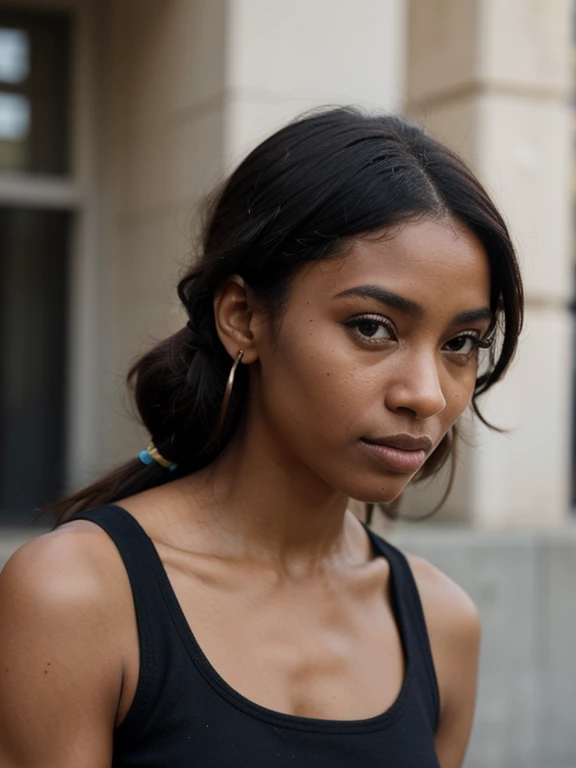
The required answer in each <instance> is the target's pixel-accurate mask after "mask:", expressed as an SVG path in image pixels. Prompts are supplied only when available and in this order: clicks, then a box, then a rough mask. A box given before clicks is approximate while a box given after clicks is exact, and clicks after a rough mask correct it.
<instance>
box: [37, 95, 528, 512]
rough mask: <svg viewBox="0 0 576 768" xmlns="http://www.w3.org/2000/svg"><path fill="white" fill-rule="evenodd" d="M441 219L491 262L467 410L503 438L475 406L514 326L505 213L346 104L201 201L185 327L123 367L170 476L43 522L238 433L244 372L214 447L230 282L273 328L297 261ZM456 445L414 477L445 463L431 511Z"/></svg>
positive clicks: (439, 161) (416, 144)
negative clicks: (460, 228)
mask: <svg viewBox="0 0 576 768" xmlns="http://www.w3.org/2000/svg"><path fill="white" fill-rule="evenodd" d="M447 215H451V216H453V217H454V218H456V219H458V220H459V221H460V222H462V223H463V224H464V225H465V226H466V227H468V228H469V229H470V230H471V231H472V232H474V233H475V234H476V236H477V237H478V238H479V240H480V242H481V243H482V245H483V247H484V249H485V251H486V254H487V256H488V260H489V267H490V279H491V292H490V293H491V295H490V308H491V309H492V312H493V313H494V318H495V319H494V323H493V327H492V328H491V337H492V339H493V342H494V343H493V344H492V345H491V346H490V348H489V349H488V357H489V360H488V365H487V366H486V370H484V371H482V372H480V370H479V375H478V377H477V379H476V384H475V389H474V394H473V397H472V408H473V410H474V413H475V414H476V415H477V416H478V417H479V418H480V419H481V421H482V422H483V423H484V424H486V426H488V427H489V428H491V429H495V430H496V431H499V432H504V431H505V430H503V429H499V428H497V427H494V426H493V425H491V424H489V423H488V422H487V421H486V420H485V419H484V417H483V416H482V415H481V414H480V412H479V410H478V405H477V402H476V399H477V398H478V396H479V395H481V394H482V393H483V392H486V391H487V390H488V389H490V387H491V386H493V384H495V383H496V382H497V381H498V380H499V379H500V378H501V377H502V376H503V374H504V373H505V371H506V370H507V368H508V366H509V365H510V363H511V361H512V359H513V357H514V355H515V353H516V349H517V344H518V337H519V334H520V331H521V328H522V324H523V287H522V281H521V276H520V270H519V266H518V263H517V259H516V255H515V252H514V247H513V244H512V242H511V239H510V235H509V233H508V230H507V227H506V224H505V222H504V221H503V219H502V216H501V215H500V213H499V211H498V209H497V208H496V206H495V205H494V203H493V202H492V200H491V199H490V197H489V196H488V194H487V192H486V191H485V189H484V188H483V186H482V185H481V184H480V182H479V181H478V179H477V178H476V176H475V175H474V174H473V173H472V171H471V170H470V169H469V168H468V166H467V165H466V164H465V163H464V162H463V160H462V159H461V158H460V157H459V156H458V155H457V154H456V153H454V152H452V151H451V150H450V149H448V148H447V147H445V146H444V145H443V144H441V143H440V142H439V141H437V140H435V139H434V138H432V137H431V136H429V135H428V134H427V133H426V132H425V131H424V130H422V128H420V127H418V126H416V125H413V124H411V123H410V122H408V121H407V120H405V119H403V118H401V117H398V116H396V115H390V114H368V113H365V112H363V111H361V110H359V109H357V108H354V107H338V108H331V109H321V110H318V111H314V112H312V113H307V114H306V115H304V116H301V117H300V118H298V119H296V120H295V121H293V122H291V123H289V124H288V125H286V126H285V127H283V128H282V129H280V130H279V131H277V132H276V133H274V134H273V135H272V136H270V137H269V138H267V139H266V140H265V141H263V142H262V143H261V144H260V145H259V146H257V147H256V148H255V149H254V150H253V151H252V152H251V153H250V154H249V155H248V156H247V157H246V158H245V159H244V161H243V162H242V163H240V165H239V166H238V167H237V168H236V170H235V171H234V172H233V173H232V174H231V175H230V177H229V178H228V179H227V180H226V181H225V182H224V183H223V184H221V185H220V187H219V188H218V189H217V190H216V191H215V192H214V193H213V194H212V195H211V197H210V198H209V200H208V203H207V206H206V209H205V215H204V226H203V230H202V235H201V238H200V252H199V254H198V255H197V256H196V257H195V258H194V260H193V263H192V265H191V266H190V268H189V269H188V271H187V272H186V273H185V274H184V275H183V277H182V279H181V280H180V282H179V284H178V296H179V298H180V301H181V302H182V304H183V305H184V308H185V310H186V312H187V315H188V317H189V322H188V324H187V325H185V326H184V327H183V328H182V329H181V330H179V331H178V332H177V333H175V334H174V335H172V336H170V337H169V338H167V339H165V340H164V341H162V342H161V343H159V344H157V345H156V346H155V347H153V348H152V349H151V350H150V351H148V352H146V353H145V354H144V355H143V356H142V357H141V358H140V359H139V360H138V361H137V362H136V363H135V364H134V365H133V367H132V368H131V369H130V372H129V375H128V380H129V383H130V385H131V387H132V388H133V393H134V398H135V402H136V405H137V408H138V411H139V413H140V417H141V419H142V421H143V423H144V425H145V426H146V427H147V429H148V431H149V432H150V434H151V436H152V439H153V440H154V443H155V445H156V447H157V448H158V450H159V452H160V453H161V455H162V456H164V457H165V458H167V459H168V460H169V461H172V462H175V463H177V464H178V469H177V470H176V471H175V472H170V471H168V470H167V469H165V468H163V467H161V466H159V465H158V464H157V463H155V462H154V463H153V464H151V465H144V464H143V463H142V462H141V461H139V459H138V458H133V459H130V460H129V461H127V462H126V463H124V464H122V465H121V466H119V467H117V468H116V469H114V470H112V471H111V472H109V473H108V474H106V475H105V476H103V477H102V478H101V479H99V480H97V481H96V482H95V483H93V484H92V485H90V486H89V487H87V488H85V489H82V490H80V491H78V492H76V493H73V494H71V495H69V496H67V497H65V498H62V499H60V500H58V501H56V502H54V503H52V504H50V505H48V506H47V507H46V508H45V509H44V510H43V511H48V510H50V511H52V512H53V513H54V514H55V517H56V521H57V524H59V523H62V522H65V521H66V520H69V519H70V518H72V517H73V516H74V514H76V513H77V512H79V511H81V510H85V509H89V508H92V507H95V506H99V505H101V504H107V503H111V502H114V501H117V500H119V499H121V498H124V497H126V496H130V495H133V494H135V493H138V492H140V491H144V490H146V489H149V488H152V487H154V486H157V485H161V484H163V483H165V482H167V481H169V480H172V479H175V478H177V477H182V476H184V475H186V474H189V473H191V472H194V471H195V470H198V469H200V468H201V467H203V466H206V465H207V464H209V463H210V462H212V461H213V460H214V459H215V458H216V456H217V455H218V453H219V452H220V451H221V450H222V449H223V447H224V446H225V445H226V444H227V442H228V441H229V440H230V438H231V436H232V435H233V433H234V432H235V430H236V429H237V427H238V423H239V420H240V418H241V415H242V412H243V409H244V404H245V401H246V396H247V390H248V375H247V366H239V368H238V370H237V373H236V381H235V384H234V389H233V392H232V397H231V399H230V405H229V418H228V421H227V427H226V429H225V431H224V433H223V434H222V435H221V436H220V437H219V438H218V439H215V429H216V422H217V419H218V415H219V410H220V405H221V402H222V398H223V396H224V391H225V387H226V381H227V378H228V374H229V371H230V367H231V364H232V361H231V359H230V356H229V355H228V353H227V352H226V350H225V349H224V347H223V345H222V343H221V342H220V340H219V337H218V334H217V332H216V327H215V319H214V310H213V297H214V294H215V292H216V291H217V290H218V288H219V287H220V286H221V285H222V284H223V283H224V282H225V281H226V279H227V278H228V277H229V276H231V275H233V274H236V275H240V276H241V277H242V278H243V279H244V280H245V282H246V284H247V286H248V287H249V288H250V290H251V291H253V293H254V294H255V295H256V296H257V298H258V299H260V300H261V301H262V302H263V303H264V305H265V306H266V307H267V308H268V311H269V316H270V320H271V322H272V323H277V322H278V320H279V319H280V318H281V316H282V312H283V309H284V307H285V304H286V301H287V299H288V297H289V290H290V282H291V278H292V277H293V275H294V274H295V272H296V271H297V270H298V269H299V268H300V267H301V266H302V265H303V264H305V263H307V262H312V261H317V260H319V259H326V258H330V257H334V256H337V255H338V254H339V253H340V252H341V251H342V250H343V249H345V248H346V246H347V245H348V244H350V243H351V242H353V240H354V238H355V237H358V236H360V235H364V234H367V233H371V232H377V231H379V230H383V229H385V228H389V227H391V226H393V225H396V224H399V223H402V222H406V221H411V220H414V219H418V218H422V217H434V218H442V217H445V216H447ZM497 342H498V343H497ZM458 436H459V432H458V426H457V424H455V425H454V426H453V427H452V428H451V429H450V431H449V432H448V433H447V434H446V435H445V436H444V438H443V440H442V441H441V442H440V444H439V445H438V446H437V448H436V449H435V451H434V452H433V453H432V454H431V455H430V457H429V458H428V460H427V461H426V463H425V464H424V465H423V467H422V469H421V470H420V471H419V472H418V473H417V474H416V475H415V477H414V478H413V481H420V480H424V479H426V478H428V477H431V476H432V475H434V474H436V473H437V472H438V471H439V470H440V468H441V467H442V466H443V465H444V464H445V462H446V461H447V459H448V457H449V456H452V473H451V477H450V482H449V485H448V491H447V492H446V493H445V495H444V498H443V499H442V502H441V503H440V505H439V506H441V505H442V503H443V501H444V500H445V498H446V497H447V495H448V493H449V490H450V488H451V487H452V482H453V477H454V469H455V460H456V440H457V438H458ZM398 503H399V499H397V500H395V501H394V502H393V503H392V504H390V505H383V506H384V511H385V512H386V514H388V516H390V517H396V516H397V514H398ZM439 506H438V507H437V508H436V509H438V508H439ZM372 507H373V505H369V508H368V511H369V516H371V511H372ZM436 509H435V510H433V512H435V511H436ZM431 514H432V513H431Z"/></svg>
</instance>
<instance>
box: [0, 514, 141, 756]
mask: <svg viewBox="0 0 576 768" xmlns="http://www.w3.org/2000/svg"><path fill="white" fill-rule="evenodd" d="M107 539H108V537H107V536H106V534H104V532H103V531H100V530H99V529H97V528H96V527H95V526H94V525H92V524H90V523H87V522H86V521H77V522H73V523H67V524H65V525H63V526H62V527H60V528H58V529H57V530H56V531H53V532H51V533H47V534H44V535H42V536H39V537H37V538H36V539H33V540H32V541H29V542H27V543H26V544H24V545H23V546H22V547H20V549H18V550H17V551H16V552H15V553H14V554H13V555H12V557H11V558H10V559H9V560H8V562H7V564H6V565H5V567H4V568H3V570H2V572H1V573H0V615H1V616H2V622H0V658H1V659H2V665H1V669H0V673H1V676H0V679H1V682H2V684H1V685H0V763H1V764H2V765H4V764H6V765H12V764H13V763H14V764H18V765H19V764H20V761H24V762H26V760H28V758H29V762H26V765H28V764H30V765H36V764H37V763H36V760H37V762H38V764H41V756H42V754H43V750H45V751H46V750H47V753H48V754H50V756H51V757H52V756H53V757H54V759H53V760H52V761H51V762H50V764H59V765H62V766H67V765H73V764H75V765H77V764H80V763H82V764H83V765H84V763H83V762H82V761H81V760H80V759H79V754H77V752H76V750H77V749H80V743H79V740H82V739H85V743H90V744H92V746H93V750H94V752H93V754H94V764H98V765H100V764H103V760H107V759H108V756H109V754H110V743H111V734H112V731H113V725H114V719H115V716H116V711H117V704H118V698H119V694H120V691H121V686H122V654H121V651H120V648H121V646H120V645H119V641H118V638H119V637H121V636H122V621H123V619H122V613H121V609H122V607H123V599H124V598H123V594H124V590H122V589H119V586H118V579H121V578H122V571H121V568H120V564H119V563H118V562H117V558H116V559H115V557H114V552H113V549H114V545H113V543H112V542H111V541H110V540H107ZM124 578H127V577H124ZM124 621H125V620H124ZM44 754H46V752H44ZM3 760H4V762H3ZM87 764H88V763H86V765H87ZM90 764H92V761H90Z"/></svg>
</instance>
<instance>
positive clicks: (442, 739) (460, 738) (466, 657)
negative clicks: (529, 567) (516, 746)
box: [434, 596, 481, 768]
mask: <svg viewBox="0 0 576 768" xmlns="http://www.w3.org/2000/svg"><path fill="white" fill-rule="evenodd" d="M466 597H467V596H466ZM447 629H448V632H447V636H446V644H447V648H448V653H449V654H450V657H451V669H450V675H449V677H448V679H447V680H446V682H445V696H444V703H443V706H442V708H441V716H440V724H439V726H438V730H437V731H436V737H435V740H434V744H435V746H436V754H437V755H438V761H439V763H440V766H441V768H461V766H462V765H463V763H464V757H465V755H466V750H467V747H468V742H469V739H470V733H471V730H472V723H473V718H474V709H475V705H476V688H477V679H478V663H479V655H480V637H481V625H480V616H479V614H478V610H477V609H476V606H475V605H474V603H472V601H471V600H470V598H468V600H464V599H462V601H461V603H460V605H459V606H458V607H457V606H455V612H454V615H453V617H452V621H451V625H450V626H449V627H448V628H447Z"/></svg>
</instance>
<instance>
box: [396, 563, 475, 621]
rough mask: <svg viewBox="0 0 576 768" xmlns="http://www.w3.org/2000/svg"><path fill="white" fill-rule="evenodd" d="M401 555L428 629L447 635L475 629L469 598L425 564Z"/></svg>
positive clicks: (441, 573) (435, 568) (456, 586)
mask: <svg viewBox="0 0 576 768" xmlns="http://www.w3.org/2000/svg"><path fill="white" fill-rule="evenodd" d="M403 553H404V555H405V556H406V559H407V560H408V563H409V565H410V568H411V570H412V573H413V574H414V579H415V581H416V584H417V586H418V592H419V594H420V599H421V601H422V607H423V609H424V614H425V617H426V622H427V623H428V624H429V625H430V627H433V628H435V629H436V630H442V629H443V630H444V631H448V632H450V634H452V633H453V632H458V631H462V632H464V633H466V632H470V631H474V629H478V628H479V626H480V613H479V611H478V608H477V606H476V604H475V603H474V601H473V600H472V598H471V597H470V595H469V594H468V593H467V592H466V591H465V590H464V589H463V588H462V587H461V586H460V585H459V584H457V583H456V582H455V581H454V580H453V579H451V578H450V577H449V576H448V575H447V574H445V573H444V572H443V571H441V570H440V568H438V567H437V566H435V565H433V564H432V563H431V562H430V561H429V560H426V559H425V558H424V557H421V556H420V555H416V554H414V553H413V552H408V551H406V550H403Z"/></svg>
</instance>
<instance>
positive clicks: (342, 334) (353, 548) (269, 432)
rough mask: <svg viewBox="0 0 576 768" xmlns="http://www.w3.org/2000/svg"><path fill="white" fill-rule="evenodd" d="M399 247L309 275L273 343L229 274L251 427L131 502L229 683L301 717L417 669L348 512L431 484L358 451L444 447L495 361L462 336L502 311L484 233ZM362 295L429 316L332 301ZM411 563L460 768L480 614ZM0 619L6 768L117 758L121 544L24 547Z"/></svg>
mask: <svg viewBox="0 0 576 768" xmlns="http://www.w3.org/2000/svg"><path fill="white" fill-rule="evenodd" d="M390 234H391V235H393V236H391V237H388V238H386V239H375V238H373V237H372V238H362V239H358V240H357V241H355V243H354V244H353V245H352V247H351V248H350V249H349V250H348V251H347V253H346V254H345V255H344V256H341V257H338V258H334V259H332V260H329V261H323V262H319V263H314V264H311V265H310V264H308V265H306V266H305V267H304V268H302V269H301V270H300V271H299V273H298V274H297V275H296V277H295V279H294V282H293V284H292V286H291V292H290V298H289V301H288V305H287V308H286V312H285V315H284V316H283V319H282V323H281V327H280V330H279V333H278V335H277V338H274V337H273V334H272V333H271V329H270V324H269V321H268V319H267V317H266V314H265V312H263V311H262V307H260V306H258V304H257V302H255V301H254V299H253V298H252V296H251V295H250V293H249V292H247V290H246V287H245V285H244V283H243V281H242V280H241V278H238V277H235V276H233V277H232V278H230V280H229V281H228V282H227V283H226V284H225V285H224V286H223V287H222V289H221V290H220V291H219V293H218V294H217V296H216V297H215V299H214V310H215V317H216V322H217V329H218V333H219V336H220V339H221V340H222V342H223V344H224V346H225V347H226V349H227V351H228V352H229V354H230V357H231V363H232V360H233V359H234V358H235V356H236V354H237V352H238V350H239V349H242V350H243V351H244V358H243V361H242V364H246V365H249V366H250V369H249V372H250V396H249V402H248V405H247V409H246V413H245V418H244V421H243V424H242V427H241V429H240V430H239V432H238V433H237V434H236V436H235V438H234V439H233V440H232V442H231V443H230V444H229V446H228V447H227V448H226V450H225V451H224V453H223V454H222V455H221V456H220V457H219V458H218V459H217V460H216V461H215V462H214V463H213V464H211V465H210V466H209V467H207V468H206V469H204V470H202V471H200V472H197V473H195V474H193V475H191V476H189V477H186V478H184V479H182V480H178V481H173V482H171V483H168V484H166V485H163V486H160V487H158V488H155V489H152V490H150V491H146V492H145V493H141V494H138V495H136V496H132V497H130V498H127V499H120V500H118V503H119V504H120V505H121V506H123V507H124V508H125V509H127V510H128V511H129V512H130V513H131V514H132V515H134V517H136V519H137V520H138V521H139V522H140V523H141V525H142V526H143V527H144V528H145V530H146V531H147V533H148V534H149V535H150V537H151V538H152V540H153V541H154V544H155V545H156V547H157V549H158V552H159V554H160V557H161V559H162V561H163V563H164V566H165V568H166V570H167V573H168V576H169V578H170V580H171V583H172V585H173V587H174V590H175V592H176V595H177V597H178V599H179V601H180V604H181V606H182V608H183V611H184V614H185V615H186V617H187V619H188V621H189V623H190V625H191V627H192V629H193V631H194V633H195V635H196V637H197V639H198V642H199V643H200V646H201V647H202V648H203V650H204V652H205V654H206V655H207V657H208V658H209V660H210V662H211V663H212V665H213V666H214V668H215V669H216V671H217V672H218V673H219V674H220V675H221V676H222V677H223V678H224V679H225V680H226V681H227V682H228V683H229V684H230V685H231V686H232V687H233V688H235V689H237V690H238V691H239V692H240V693H242V694H243V695H244V696H246V697H247V698H249V699H251V700H253V701H255V702H257V703H258V704H261V705H263V706H266V707H269V708H271V709H274V710H277V711H280V712H285V713H289V714H296V715H304V716H307V717H316V718H330V719H342V720H347V719H360V718H368V717H372V716H374V715H376V714H379V713H381V712H383V711H384V710H385V709H387V708H389V707H390V706H391V704H392V703H393V702H394V700H395V699H396V698H397V696H398V693H399V691H400V688H401V685H402V680H403V676H404V662H403V658H402V646H401V643H400V637H399V634H398V629H397V626H396V622H395V619H394V616H393V613H392V608H391V605H390V602H389V594H388V581H389V567H388V563H387V561H386V560H385V559H384V558H381V557H378V558H374V557H373V554H372V552H371V550H370V545H369V541H368V538H367V536H366V533H365V531H364V529H363V528H362V526H361V524H360V523H359V521H358V519H357V518H356V517H355V515H354V514H353V513H352V512H351V511H350V509H349V499H350V497H352V498H356V499H364V500H370V501H392V500H393V499H395V498H396V497H397V496H398V495H399V494H400V493H401V492H402V490H403V489H404V488H405V487H406V485H407V484H408V483H409V482H410V480H411V478H412V477H413V474H414V473H412V474H410V473H406V472H402V473H401V472H397V471H392V470H387V469H385V468H383V466H382V465H381V464H379V463H377V462H376V461H375V460H374V459H373V457H372V456H371V455H370V454H369V453H366V451H365V449H364V448H363V447H362V446H361V445H360V443H359V440H360V438H362V437H366V436H368V437H376V436H382V435H391V434H394V433H398V432H407V433H410V434H412V435H429V436H430V437H431V438H432V441H433V444H434V447H436V446H437V445H438V443H439V442H440V440H441V439H442V437H443V436H444V435H445V434H446V433H447V431H448V430H449V429H450V427H451V426H452V425H453V424H454V423H455V422H456V421H457V420H458V418H459V417H460V416H461V415H462V413H463V412H464V410H465V409H466V408H467V407H468V405H469V403H470V400H471V397H472V394H473V390H474V382H475V379H476V374H477V361H478V356H477V352H476V351H475V347H474V345H473V344H472V343H471V342H470V340H469V339H467V338H466V337H462V334H465V333H466V334H469V335H476V336H478V337H482V336H483V335H484V334H485V333H486V331H487V329H488V327H489V319H488V318H485V319H482V320H476V321H473V322H470V321H468V322H467V323H460V324H458V325H455V324H454V323H453V322H452V321H453V318H454V317H455V316H456V315H457V314H459V313H461V312H463V311H466V310H473V309H478V308H483V307H487V306H488V304H489V297H490V274H489V267H488V261H487V257H486V253H485V251H484V249H483V247H482V245H481V244H480V242H479V241H478V239H477V238H476V237H475V235H474V234H473V233H471V232H470V231H468V230H467V229H466V228H464V227H463V226H462V225H461V224H459V223H458V222H456V221H454V220H452V219H450V218H446V219H443V220H441V221H433V220H422V221H420V222H414V223H409V224H407V225H405V226H403V227H401V228H398V229H397V231H395V232H392V233H390ZM365 285H372V286H374V285H376V286H379V287H380V288H383V289H385V290H387V291H392V292H394V293H396V294H399V295H401V296H403V297H405V298H408V299H410V300H412V301H413V302H416V303H417V304H419V305H420V306H421V308H422V310H421V316H420V317H410V316H409V315H407V314H405V313H404V312H402V311H400V310H399V309H397V308H393V307H391V306H386V305H384V304H382V303H381V302H379V301H378V300H376V299H375V298H366V297H361V296H357V295H353V296H350V295H347V296H339V297H337V298H335V297H336V296H337V294H341V293H342V292H344V291H349V290H350V289H353V288H357V287H358V286H365ZM366 315H368V316H369V317H368V319H367V318H366ZM360 317H362V322H360V321H359V318H360ZM354 323H355V325H354ZM359 323H360V324H359ZM383 323H388V326H386V325H385V324H383ZM405 554H406V556H407V557H408V560H409V563H410V565H411V567H412V569H413V572H414V576H415V578H416V581H417V584H418V588H419V591H420V596H421V599H422V602H423V606H424V612H425V617H426V622H427V626H428V631H429V635H430V640H431V645H432V652H433V657H434V663H435V667H436V673H437V676H438V680H439V687H440V698H441V719H440V726H439V728H438V731H437V733H436V737H435V745H436V750H437V754H438V758H439V762H440V765H441V766H442V768H460V767H461V765H462V763H463V760H464V754H465V750H466V746H467V743H468V739H469V735H470V730H471V725H472V717H473V711H474V702H475V697H476V681H477V669H478V656H479V646H480V621H479V616H478V611H477V609H476V607H475V606H474V604H473V602H472V600H471V599H470V598H469V597H468V595H467V594H466V593H465V592H464V591H463V590H462V589H461V588H460V587H459V586H457V585H456V584H455V583H454V582H453V581H452V580H450V579H449V578H448V577H447V576H445V575H444V574H443V573H441V572H440V571H439V570H438V569H437V568H435V567H434V566H433V565H431V564H430V563H428V562H427V561H426V560H424V559H422V558H420V557H417V556H416V555H413V554H411V553H408V552H407V553H405ZM0 613H1V614H2V616H3V617H4V620H3V622H2V625H1V626H0V659H2V662H3V663H2V668H1V669H0V673H1V674H2V678H1V680H2V684H1V685H0V764H1V765H2V766H6V768H36V767H37V766H42V768H51V767H52V766H53V767H54V768H56V766H58V768H69V767H70V768H72V766H73V767H74V768H104V766H108V765H110V763H111V755H112V733H113V729H114V727H115V725H118V724H119V723H120V722H122V720H123V718H124V717H125V715H126V712H127V711H128V709H129V707H130V704H131V702H132V699H133V696H134V691H135V688H136V683H137V677H138V663H139V659H138V635H137V629H136V623H135V617H134V610H133V604H132V596H131V592H130V587H129V584H128V580H127V576H126V573H125V571H124V568H123V565H122V563H121V561H120V557H119V555H118V552H117V551H116V549H115V547H114V545H113V544H112V542H111V541H110V540H109V538H108V536H107V535H106V534H105V533H104V532H103V531H102V530H101V529H99V528H98V527H97V526H95V525H93V524H92V523H90V522H87V521H76V522H71V523H67V524H66V525H64V526H61V527H60V528H59V529H58V530H56V531H54V532H52V533H49V534H46V535H44V536H41V537H39V538H38V539H36V540H34V541H32V542H30V543H28V544H26V545H25V546H24V547H22V548H21V549H20V550H19V551H18V552H17V553H16V554H15V555H14V556H13V558H12V559H11V561H10V562H9V564H8V565H7V566H6V568H5V569H4V571H3V573H2V575H1V576H0ZM294 617H297V619H298V620H297V621H294ZM231 627H233V628H234V632H231V631H230V628H231Z"/></svg>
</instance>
